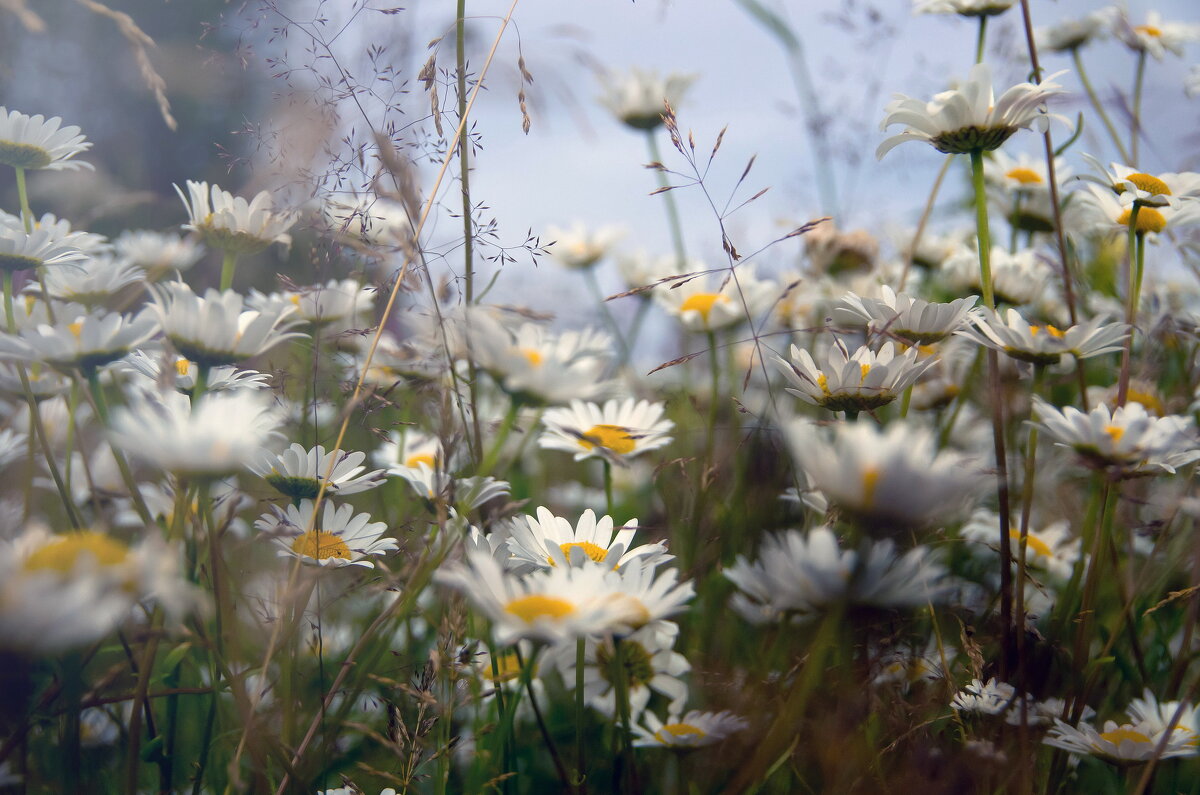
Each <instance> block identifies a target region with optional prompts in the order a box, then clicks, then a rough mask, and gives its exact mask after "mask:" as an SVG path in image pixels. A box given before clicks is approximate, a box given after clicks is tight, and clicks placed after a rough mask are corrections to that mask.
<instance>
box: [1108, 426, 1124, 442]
mask: <svg viewBox="0 0 1200 795" xmlns="http://www.w3.org/2000/svg"><path fill="white" fill-rule="evenodd" d="M1104 432H1105V433H1107V434H1108V438H1110V439H1112V440H1113V444H1116V443H1117V442H1119V441H1121V437H1122V436H1124V435H1125V429H1124V428H1122V427H1121V426H1119V425H1105V426H1104Z"/></svg>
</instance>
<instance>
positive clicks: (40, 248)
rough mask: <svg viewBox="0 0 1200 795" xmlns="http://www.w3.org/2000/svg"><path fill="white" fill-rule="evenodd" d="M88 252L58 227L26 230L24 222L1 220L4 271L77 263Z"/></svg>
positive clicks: (0, 252) (0, 266) (0, 268)
mask: <svg viewBox="0 0 1200 795" xmlns="http://www.w3.org/2000/svg"><path fill="white" fill-rule="evenodd" d="M86 256H87V255H85V254H84V253H83V252H82V251H80V250H79V249H78V248H77V247H76V246H75V245H74V243H73V242H71V241H69V240H66V239H64V238H62V237H61V236H60V235H58V234H57V233H56V232H55V231H54V230H51V229H34V230H33V231H32V232H26V231H25V230H24V229H23V228H21V227H20V226H10V225H8V224H0V271H7V272H9V273H12V272H14V271H22V270H34V269H37V268H41V267H43V266H50V265H74V264H75V263H77V262H81V261H82V260H84V259H85V258H86Z"/></svg>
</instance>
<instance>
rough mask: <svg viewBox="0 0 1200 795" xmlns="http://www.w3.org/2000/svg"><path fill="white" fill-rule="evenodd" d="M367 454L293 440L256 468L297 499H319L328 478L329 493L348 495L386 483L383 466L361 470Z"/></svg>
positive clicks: (287, 494)
mask: <svg viewBox="0 0 1200 795" xmlns="http://www.w3.org/2000/svg"><path fill="white" fill-rule="evenodd" d="M366 457H367V454H366V453H363V452H353V453H346V452H343V451H341V450H332V451H330V452H328V453H326V452H325V448H324V447H322V446H321V445H317V446H316V447H314V448H312V449H311V450H309V449H305V447H304V445H301V444H294V443H293V444H292V446H291V447H289V448H288V449H286V450H284V451H283V452H282V453H279V454H274V453H268V454H267V455H265V456H264V457H263V460H262V462H261V463H260V464H259V465H258V466H256V467H253V469H254V471H255V472H257V473H258V474H260V475H262V476H263V478H264V479H265V480H266V481H267V482H268V483H270V484H271V485H272V486H273V487H274V488H275V490H276V491H278V492H280V493H281V494H283V495H285V496H288V497H291V498H292V499H294V500H299V499H315V498H316V496H317V494H318V493H319V492H320V490H321V483H322V481H324V482H325V494H327V495H329V496H332V495H334V494H337V495H340V496H343V497H345V496H349V495H351V494H358V493H359V492H361V491H368V490H370V489H373V488H375V487H376V486H382V485H383V482H384V480H385V479H386V477H387V475H386V473H385V472H384V471H383V470H382V469H376V470H374V471H372V472H367V473H366V474H361V473H362V472H363V471H364V470H365V469H366V467H364V466H362V462H363V461H364V460H365V459H366ZM327 473H328V479H326V474H327Z"/></svg>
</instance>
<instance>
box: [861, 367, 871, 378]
mask: <svg viewBox="0 0 1200 795" xmlns="http://www.w3.org/2000/svg"><path fill="white" fill-rule="evenodd" d="M869 372H871V365H869V364H864V365H862V380H863V381H865V380H867V373H869Z"/></svg>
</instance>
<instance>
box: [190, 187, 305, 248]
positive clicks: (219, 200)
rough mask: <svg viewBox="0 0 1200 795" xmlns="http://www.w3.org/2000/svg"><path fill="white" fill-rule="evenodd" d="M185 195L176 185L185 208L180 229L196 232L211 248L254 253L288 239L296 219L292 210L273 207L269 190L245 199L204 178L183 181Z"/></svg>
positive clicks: (288, 240)
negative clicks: (210, 185)
mask: <svg viewBox="0 0 1200 795" xmlns="http://www.w3.org/2000/svg"><path fill="white" fill-rule="evenodd" d="M187 190H188V195H187V196H184V195H183V191H182V190H180V189H179V186H178V185H176V186H175V192H176V193H178V194H179V199H180V200H181V201H182V202H183V206H184V207H185V208H186V209H187V212H188V222H187V223H186V224H185V225H184V227H183V228H184V229H190V230H192V231H195V232H199V233H200V234H201V235H202V236H203V237H204V240H205V242H206V243H208V244H209V245H210V246H213V247H214V248H219V249H221V250H223V251H226V252H232V253H238V254H254V253H257V252H259V251H262V250H263V249H265V248H266V247H267V246H269V245H271V244H272V243H275V242H280V243H290V242H291V238H290V237H289V236H288V234H287V231H288V230H289V229H291V228H292V225H293V224H294V223H296V216H295V215H293V214H292V213H287V212H279V211H277V210H276V209H275V204H274V201H273V200H272V198H271V194H270V193H267V192H266V191H265V190H264V191H259V192H258V194H257V195H256V196H255V197H254V198H253V199H251V200H250V201H249V202H247V201H246V200H245V199H243V198H242V197H241V196H234V195H233V194H232V193H229V192H228V191H224V190H221V189H220V188H219V187H218V186H216V185H213V186H212V187H211V188H210V187H209V185H208V183H207V182H193V181H192V180H190V179H189V180H188V181H187Z"/></svg>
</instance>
